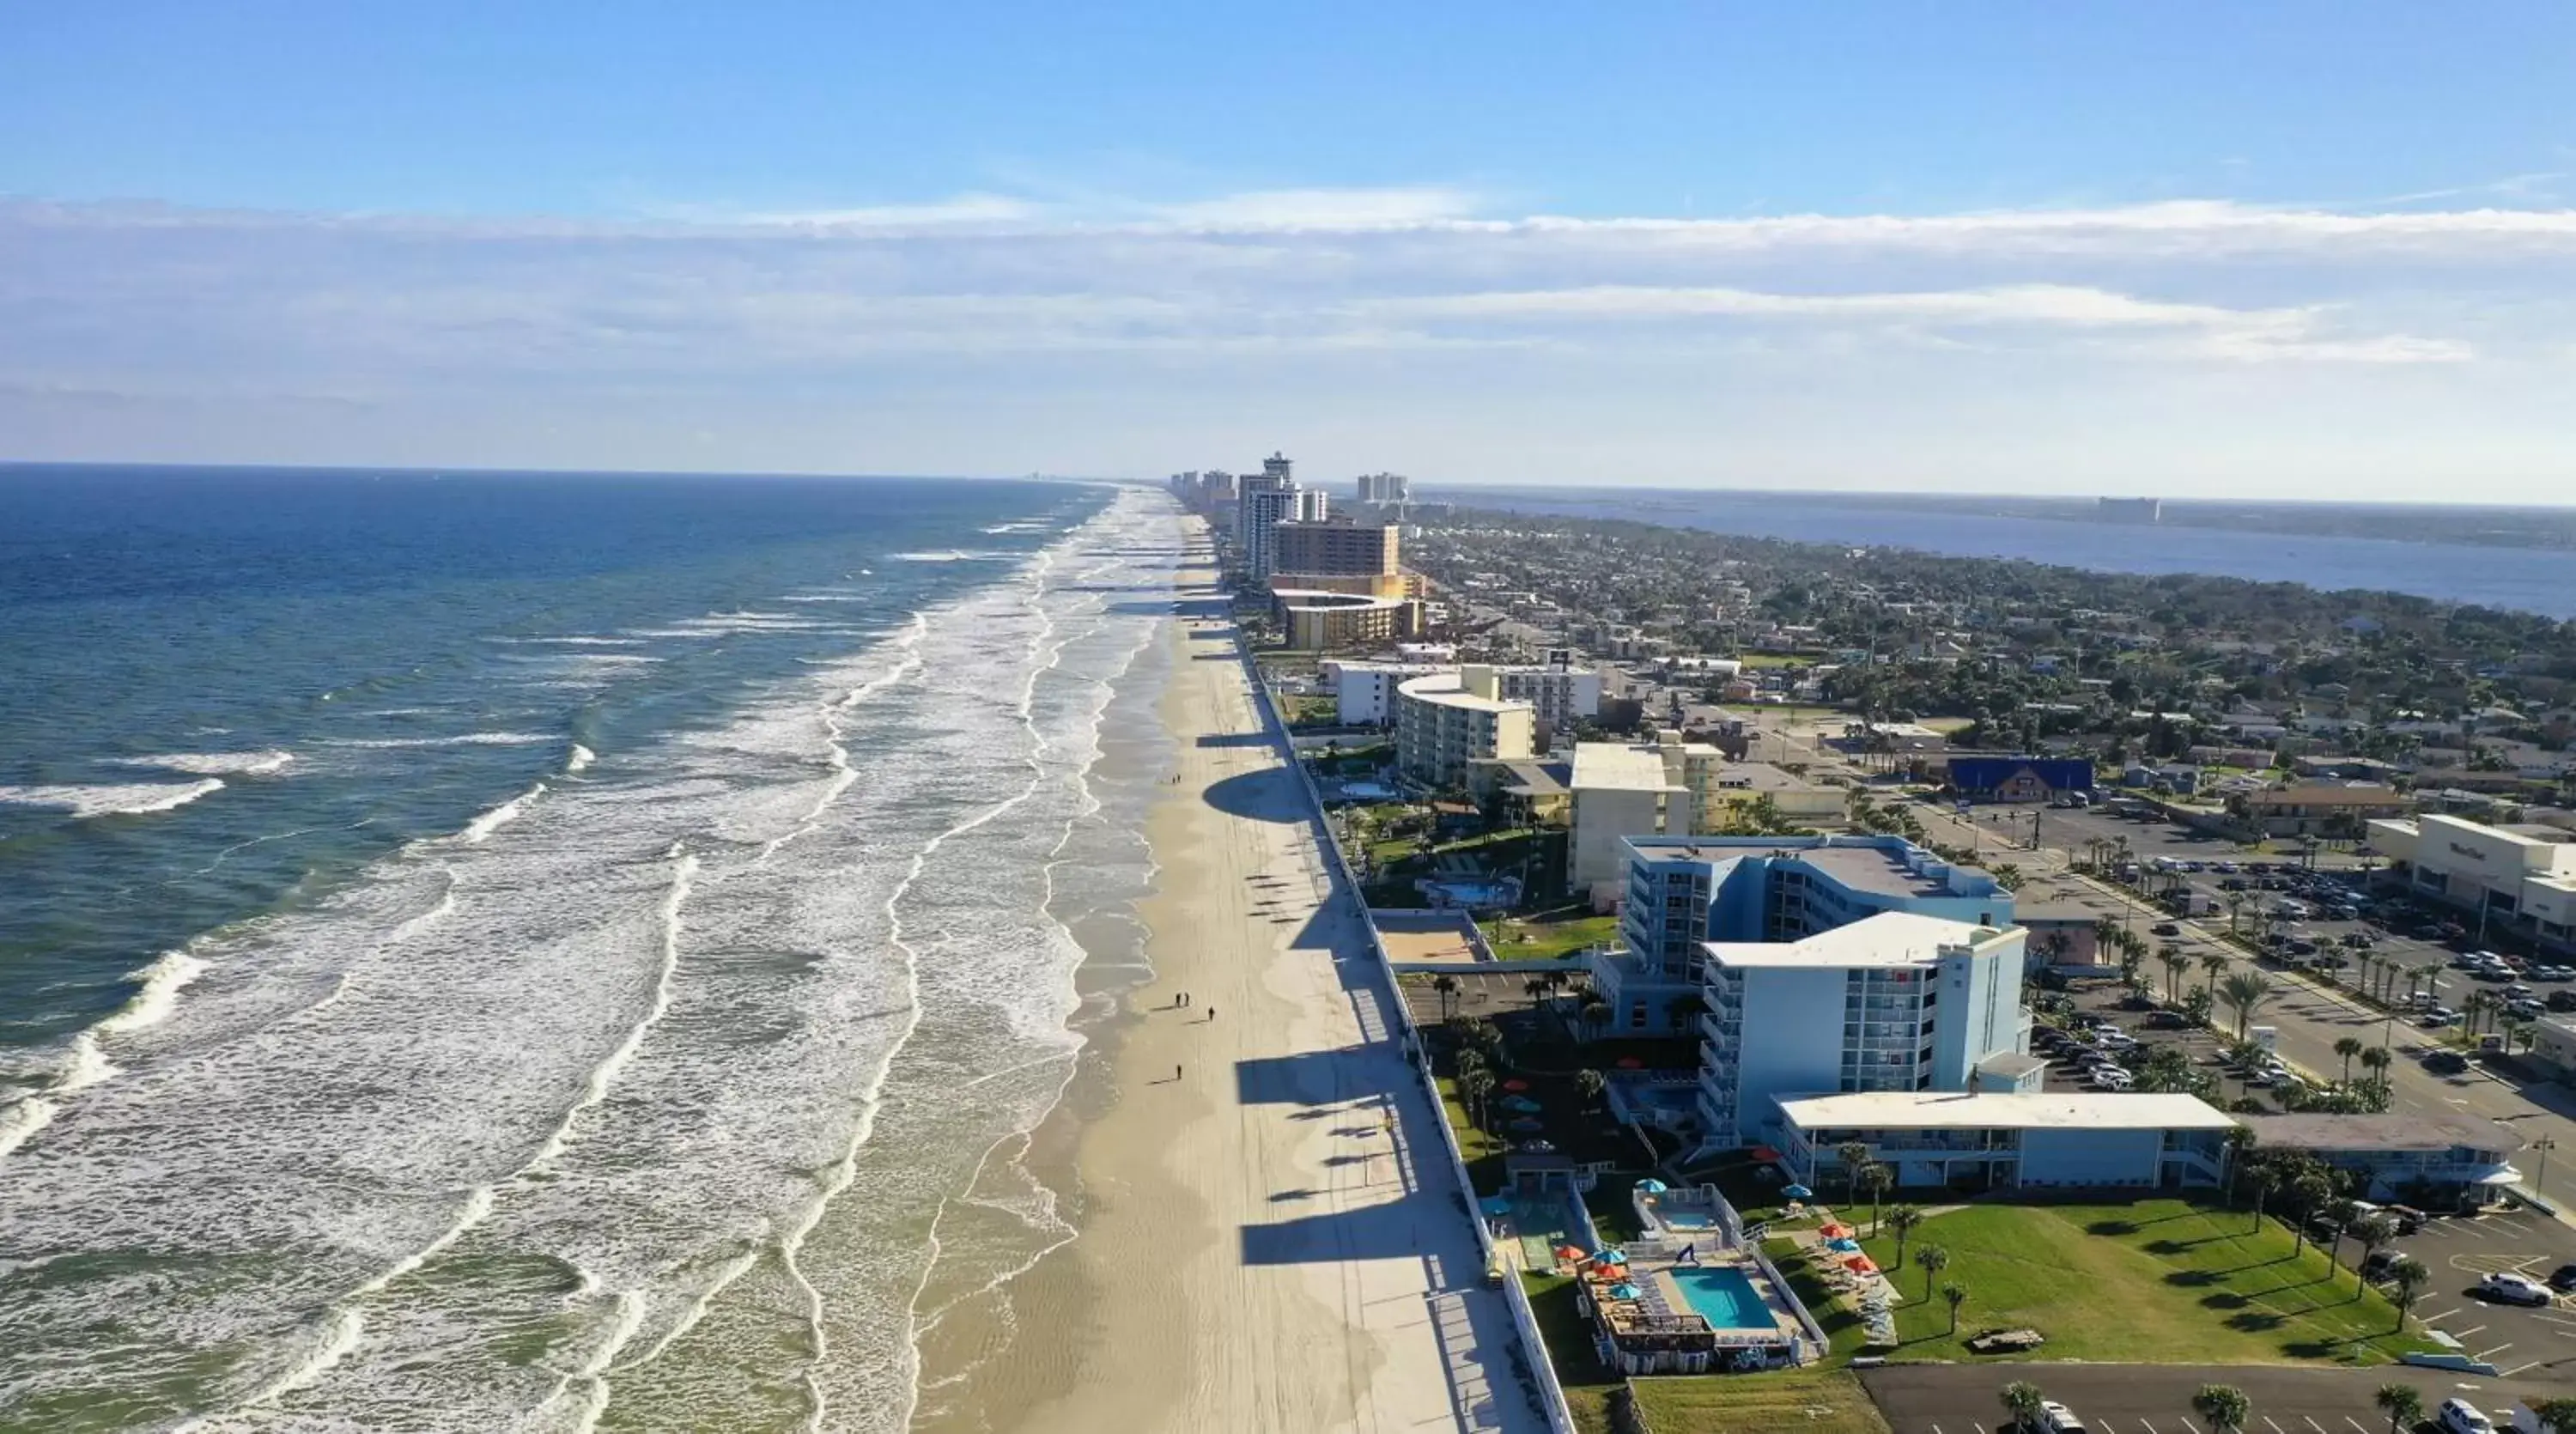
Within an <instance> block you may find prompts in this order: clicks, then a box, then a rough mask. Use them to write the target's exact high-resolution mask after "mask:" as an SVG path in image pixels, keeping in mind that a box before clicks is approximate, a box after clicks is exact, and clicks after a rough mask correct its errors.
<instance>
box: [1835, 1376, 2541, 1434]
mask: <svg viewBox="0 0 2576 1434" xmlns="http://www.w3.org/2000/svg"><path fill="white" fill-rule="evenodd" d="M2016 1379H2027V1380H2029V1381H2030V1382H2031V1383H2033V1384H2036V1385H2038V1386H2039V1387H2040V1390H2041V1391H2042V1392H2043V1393H2045V1394H2046V1395H2047V1396H2048V1397H2049V1398H2051V1399H2054V1400H2057V1401H2059V1402H2061V1403H2063V1404H2065V1405H2067V1406H2068V1407H2069V1408H2071V1409H2073V1410H2074V1411H2075V1412H2076V1413H2077V1414H2078V1415H2080V1416H2081V1417H2082V1418H2083V1420H2084V1427H2085V1428H2086V1429H2088V1430H2091V1431H2092V1434H2208V1430H2209V1426H2208V1424H2207V1423H2206V1422H2205V1421H2203V1420H2202V1419H2201V1418H2200V1416H2199V1415H2197V1414H2194V1413H2192V1412H2191V1396H2192V1394H2193V1392H2194V1391H2196V1390H2198V1389H2199V1388H2200V1387H2201V1386H2202V1385H2204V1384H2232V1385H2235V1386H2236V1387H2237V1388H2239V1389H2242V1390H2244V1391H2245V1393H2246V1396H2247V1398H2249V1399H2250V1400H2252V1401H2253V1405H2254V1413H2253V1417H2252V1418H2250V1419H2248V1420H2247V1421H2246V1424H2245V1429H2246V1434H2386V1431H2387V1429H2388V1416H2387V1415H2385V1414H2382V1413H2380V1412H2379V1406H2378V1405H2377V1404H2375V1403H2373V1402H2372V1400H2373V1396H2374V1395H2376V1393H2377V1392H2378V1389H2379V1386H2380V1385H2382V1384H2387V1383H2392V1382H2401V1383H2405V1384H2411V1385H2413V1386H2415V1389H2416V1391H2417V1392H2418V1393H2420V1394H2422V1395H2423V1396H2424V1407H2425V1409H2426V1410H2427V1411H2428V1412H2429V1411H2430V1410H2431V1409H2433V1408H2434V1406H2436V1405H2438V1404H2440V1403H2441V1402H2442V1401H2443V1400H2445V1399H2450V1398H2454V1397H2457V1398H2463V1399H2466V1400H2468V1401H2469V1402H2470V1403H2472V1404H2475V1405H2477V1406H2478V1407H2479V1408H2481V1409H2483V1410H2485V1411H2486V1412H2487V1413H2488V1414H2489V1415H2491V1416H2492V1415H2498V1414H2502V1413H2503V1412H2504V1411H2505V1410H2507V1409H2508V1408H2510V1407H2511V1406H2512V1405H2513V1403H2514V1402H2515V1401H2516V1400H2528V1399H2536V1398H2549V1397H2565V1396H2567V1395H2569V1394H2571V1393H2576V1385H2570V1384H2563V1383H2551V1382H2547V1381H2535V1380H2529V1379H2501V1380H2499V1379H2481V1378H2478V1377H2476V1376H2473V1375H2458V1374H2448V1373H2444V1372H2441V1371H2438V1370H2427V1369H2407V1368H2402V1367H2393V1366H2386V1365H2383V1366H2380V1367H2378V1368H2375V1369H2306V1368H2298V1367H2293V1366H2273V1365H2255V1366H2238V1367H2233V1368H2230V1367H2225V1366H2197V1367H2195V1366H2187V1365H2141V1364H2116V1365H2115V1364H1992V1365H1956V1364H1914V1365H1891V1366H1889V1367H1887V1368H1884V1369H1870V1370H1863V1371H1862V1372H1861V1383H1862V1384H1863V1385H1865V1386H1867V1388H1868V1389H1869V1392H1870V1397H1871V1398H1873V1399H1876V1400H1877V1401H1878V1407H1879V1410H1880V1412H1881V1413H1884V1414H1885V1415H1886V1416H1887V1422H1888V1423H1889V1424H1890V1425H1891V1426H1893V1427H1894V1429H1895V1434H2000V1431H2002V1430H2004V1429H2006V1428H2009V1427H2010V1425H2009V1424H2008V1422H2007V1421H2006V1419H2005V1417H2004V1411H2003V1403H2002V1401H2001V1400H2000V1399H1999V1398H1998V1397H1997V1396H1998V1395H1999V1394H2000V1392H2001V1391H2002V1389H2003V1387H2004V1386H2005V1385H2006V1384H2009V1383H2011V1382H2012V1381H2014V1380H2016ZM2425 1427H2427V1428H2430V1427H2431V1426H2430V1425H2429V1424H2428V1425H2426V1426H2425Z"/></svg>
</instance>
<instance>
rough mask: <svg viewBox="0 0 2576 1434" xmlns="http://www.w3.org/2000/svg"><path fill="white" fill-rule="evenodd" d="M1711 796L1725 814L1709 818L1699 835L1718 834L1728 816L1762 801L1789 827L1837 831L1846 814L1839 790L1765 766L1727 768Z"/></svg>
mask: <svg viewBox="0 0 2576 1434" xmlns="http://www.w3.org/2000/svg"><path fill="white" fill-rule="evenodd" d="M1714 795H1715V797H1716V803H1715V804H1716V805H1717V806H1720V807H1723V808H1726V809H1727V810H1726V811H1722V812H1715V813H1712V814H1710V815H1709V816H1708V817H1707V818H1706V819H1705V824H1704V825H1703V826H1702V827H1701V828H1700V829H1701V830H1702V831H1716V830H1719V829H1720V828H1722V827H1724V826H1725V825H1726V823H1727V821H1728V820H1729V816H1728V813H1730V812H1735V811H1741V810H1742V809H1744V808H1747V807H1751V806H1754V805H1756V804H1757V803H1759V802H1761V801H1762V800H1763V799H1764V798H1766V797H1767V798H1769V799H1770V802H1771V809H1772V810H1773V811H1775V812H1777V813H1779V815H1780V819H1781V820H1782V821H1784V822H1787V823H1789V824H1790V825H1792V826H1801V827H1839V826H1841V825H1843V824H1844V823H1845V821H1846V820H1847V819H1848V814H1849V811H1850V798H1848V797H1847V796H1845V795H1844V793H1843V789H1842V788H1840V787H1828V786H1825V785H1823V784H1822V783H1819V782H1810V781H1808V780H1807V779H1806V778H1804V777H1800V776H1796V775H1793V774H1791V773H1789V772H1786V771H1783V770H1782V769H1780V768H1778V767H1775V766H1773V765H1771V764H1770V763H1768V762H1738V763H1736V764H1734V765H1733V766H1730V767H1728V768H1727V769H1726V771H1725V774H1724V775H1723V776H1721V777H1720V778H1719V780H1718V789H1717V791H1716V793H1715V794H1714Z"/></svg>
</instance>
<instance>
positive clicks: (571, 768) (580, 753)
mask: <svg viewBox="0 0 2576 1434" xmlns="http://www.w3.org/2000/svg"><path fill="white" fill-rule="evenodd" d="M598 760H599V754H598V753H597V752H594V751H592V750H590V749H589V748H588V747H585V746H583V745H581V744H580V743H579V742H575V743H573V744H572V755H570V756H568V757H566V758H564V775H566V776H570V775H572V774H573V773H575V772H587V771H589V770H590V764H591V763H593V762H596V761H598Z"/></svg>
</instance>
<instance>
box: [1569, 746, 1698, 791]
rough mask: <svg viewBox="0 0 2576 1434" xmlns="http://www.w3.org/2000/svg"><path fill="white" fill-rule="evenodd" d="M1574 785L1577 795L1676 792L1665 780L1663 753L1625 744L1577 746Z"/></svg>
mask: <svg viewBox="0 0 2576 1434" xmlns="http://www.w3.org/2000/svg"><path fill="white" fill-rule="evenodd" d="M1571 785H1572V786H1573V788H1574V790H1576V791H1578V792H1598V791H1624V792H1668V791H1672V790H1674V787H1673V784H1672V783H1670V782H1668V781H1665V780H1664V758H1663V754H1662V753H1660V752H1658V751H1657V750H1656V749H1655V748H1653V747H1646V746H1630V745H1629V744H1627V743H1625V742H1577V743H1576V744H1575V745H1574V780H1573V782H1572V783H1571Z"/></svg>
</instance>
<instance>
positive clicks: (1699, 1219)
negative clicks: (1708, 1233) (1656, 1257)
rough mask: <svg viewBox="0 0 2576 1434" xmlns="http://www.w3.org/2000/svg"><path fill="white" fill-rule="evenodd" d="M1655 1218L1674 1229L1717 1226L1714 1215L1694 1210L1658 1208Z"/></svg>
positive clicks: (1704, 1228) (1697, 1228) (1708, 1228)
mask: <svg viewBox="0 0 2576 1434" xmlns="http://www.w3.org/2000/svg"><path fill="white" fill-rule="evenodd" d="M1655 1218H1656V1219H1657V1220H1660V1221H1662V1222H1663V1223H1664V1224H1665V1225H1667V1226H1669V1227H1671V1228H1672V1229H1675V1230H1713V1229H1715V1228H1717V1221H1716V1219H1715V1218H1714V1217H1712V1216H1708V1215H1703V1214H1700V1213H1699V1212H1698V1211H1696V1210H1658V1211H1656V1212H1655Z"/></svg>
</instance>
